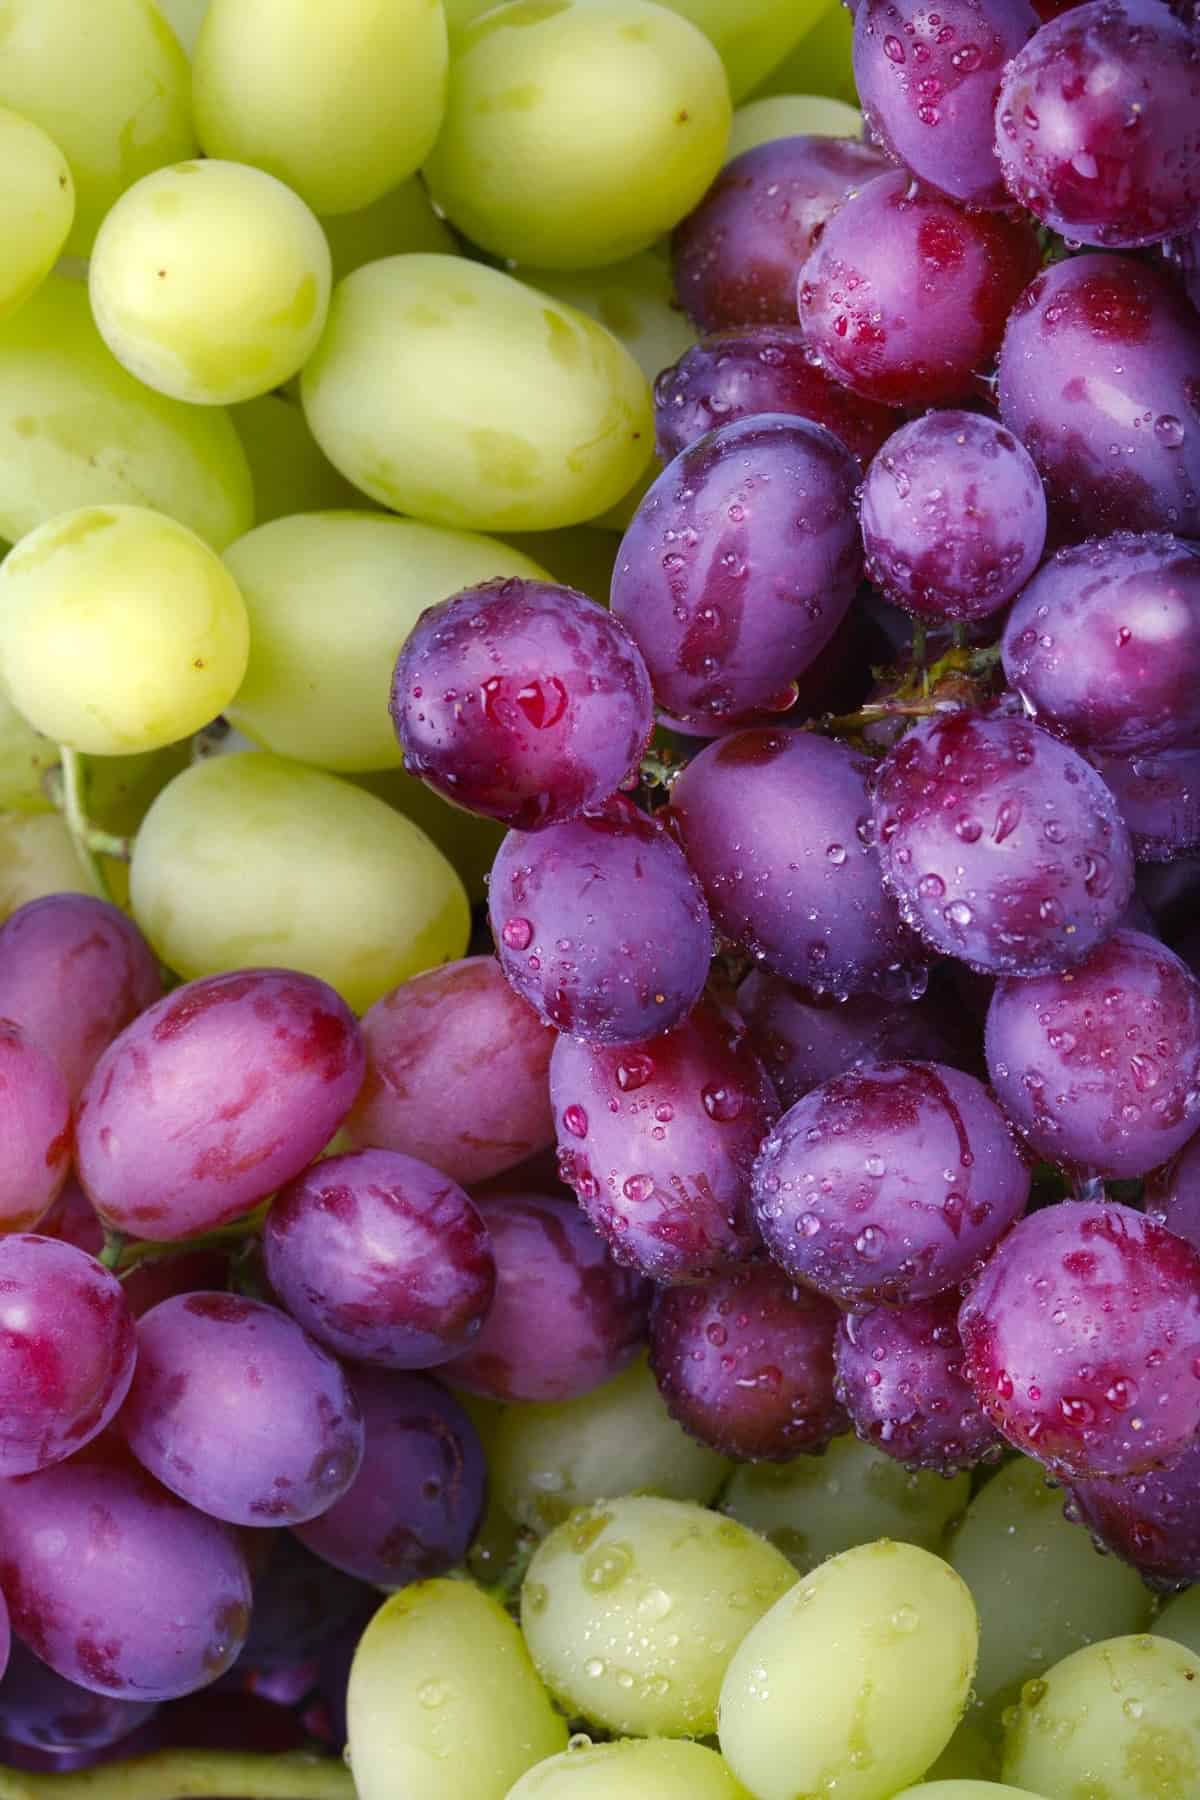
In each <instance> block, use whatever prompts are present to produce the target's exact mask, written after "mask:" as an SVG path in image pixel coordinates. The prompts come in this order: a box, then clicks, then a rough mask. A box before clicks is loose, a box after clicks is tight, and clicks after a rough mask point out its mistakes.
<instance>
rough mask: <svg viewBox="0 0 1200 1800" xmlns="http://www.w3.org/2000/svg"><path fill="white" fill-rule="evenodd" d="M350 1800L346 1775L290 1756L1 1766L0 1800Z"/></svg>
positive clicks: (206, 1755)
mask: <svg viewBox="0 0 1200 1800" xmlns="http://www.w3.org/2000/svg"><path fill="white" fill-rule="evenodd" d="M200 1794H208V1795H212V1796H213V1800H240V1797H242V1796H244V1797H245V1800H355V1786H354V1780H353V1778H352V1776H351V1774H350V1771H349V1770H348V1769H346V1768H344V1767H343V1766H342V1764H341V1763H339V1762H335V1761H334V1760H333V1759H332V1758H329V1757H314V1756H305V1755H301V1754H298V1753H295V1752H289V1753H287V1754H284V1755H273V1756H258V1755H254V1754H253V1753H251V1752H249V1751H241V1750H159V1751H156V1752H155V1753H154V1754H153V1755H152V1756H138V1757H134V1758H132V1759H131V1760H130V1761H129V1762H114V1763H101V1764H100V1765H99V1766H98V1767H96V1768H91V1769H78V1770H76V1771H75V1772H74V1773H72V1774H70V1775H32V1774H27V1773H26V1772H25V1771H23V1770H18V1769H10V1768H5V1767H4V1766H3V1765H2V1764H0V1800H191V1796H193V1795H200Z"/></svg>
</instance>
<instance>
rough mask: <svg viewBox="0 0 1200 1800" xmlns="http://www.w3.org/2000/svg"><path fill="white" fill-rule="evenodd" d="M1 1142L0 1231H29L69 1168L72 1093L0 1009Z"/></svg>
mask: <svg viewBox="0 0 1200 1800" xmlns="http://www.w3.org/2000/svg"><path fill="white" fill-rule="evenodd" d="M0 979H2V975H0ZM0 1144H2V1145H3V1158H2V1160H0V1232H3V1231H28V1230H29V1228H30V1226H32V1225H36V1224H37V1223H38V1221H39V1219H40V1218H41V1217H42V1215H43V1213H45V1212H46V1211H47V1209H48V1208H49V1207H50V1206H51V1205H52V1204H53V1202H54V1201H55V1200H56V1199H57V1197H58V1194H59V1191H60V1189H61V1188H62V1185H63V1183H64V1181H65V1180H66V1179H67V1175H68V1173H69V1172H70V1168H71V1096H70V1093H69V1092H68V1089H67V1084H66V1082H65V1081H64V1080H63V1078H62V1075H61V1074H60V1072H59V1069H58V1066H57V1065H56V1064H55V1063H54V1062H52V1061H51V1059H50V1057H49V1056H48V1055H47V1054H46V1053H45V1051H44V1050H42V1049H39V1047H38V1044H37V1043H36V1042H35V1040H34V1038H33V1036H32V1035H31V1034H30V1033H29V1032H28V1031H27V1030H25V1029H23V1028H22V1027H21V1026H20V1025H15V1024H13V1023H12V1022H11V1020H9V1019H7V1018H5V1017H4V1016H3V1015H2V1014H0Z"/></svg>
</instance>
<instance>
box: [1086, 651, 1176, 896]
mask: <svg viewBox="0 0 1200 1800" xmlns="http://www.w3.org/2000/svg"><path fill="white" fill-rule="evenodd" d="M1090 647H1091V645H1090V643H1089V648H1090ZM1088 760H1089V762H1091V763H1092V765H1093V767H1094V768H1095V769H1096V770H1097V772H1098V773H1099V774H1100V776H1101V777H1102V778H1103V781H1104V785H1105V787H1107V788H1109V789H1111V791H1112V795H1113V798H1114V799H1115V800H1116V803H1117V807H1118V809H1119V811H1120V814H1121V817H1122V818H1123V819H1124V821H1125V825H1126V828H1127V830H1128V832H1129V838H1130V842H1131V843H1132V845H1133V853H1134V855H1135V856H1136V857H1137V859H1138V861H1139V862H1143V863H1146V862H1152V863H1169V862H1172V861H1173V860H1174V859H1175V858H1176V857H1177V856H1178V855H1179V854H1180V852H1181V851H1184V850H1194V849H1195V848H1196V847H1197V845H1200V749H1184V750H1159V751H1156V752H1153V753H1151V754H1149V755H1146V754H1137V755H1133V756H1102V755H1100V754H1099V753H1098V752H1092V753H1091V754H1090V755H1089V758H1088ZM1136 929H1138V930H1142V929H1145V927H1144V926H1137V927H1136Z"/></svg>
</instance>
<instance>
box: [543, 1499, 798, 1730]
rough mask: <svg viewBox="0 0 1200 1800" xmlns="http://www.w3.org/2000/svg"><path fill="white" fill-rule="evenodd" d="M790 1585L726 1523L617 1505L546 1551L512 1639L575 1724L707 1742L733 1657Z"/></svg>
mask: <svg viewBox="0 0 1200 1800" xmlns="http://www.w3.org/2000/svg"><path fill="white" fill-rule="evenodd" d="M795 1579H796V1572H795V1570H794V1569H793V1568H792V1565H791V1564H790V1563H789V1562H788V1560H787V1558H786V1557H783V1556H780V1554H779V1552H778V1550H773V1549H772V1548H771V1546H770V1544H768V1543H767V1542H766V1541H765V1540H764V1539H763V1538H760V1537H756V1536H755V1535H754V1533H753V1532H752V1531H747V1530H746V1529H745V1527H744V1526H741V1525H737V1524H735V1523H734V1521H733V1520H732V1519H722V1518H721V1517H720V1515H719V1514H718V1513H713V1512H707V1511H705V1509H704V1508H703V1507H700V1506H690V1505H685V1504H684V1503H683V1502H682V1501H679V1500H660V1499H656V1498H651V1497H650V1496H638V1495H635V1496H628V1497H626V1498H623V1499H619V1500H609V1501H606V1502H604V1503H603V1504H601V1505H596V1506H591V1507H586V1508H584V1509H582V1510H581V1511H579V1512H576V1513H573V1514H572V1515H571V1517H570V1518H569V1519H568V1520H567V1521H566V1522H565V1524H562V1525H559V1526H558V1527H556V1529H555V1530H554V1531H552V1532H551V1533H550V1535H549V1537H548V1538H546V1539H545V1541H544V1542H543V1543H542V1544H541V1546H540V1547H539V1549H538V1550H537V1551H536V1553H535V1554H534V1557H533V1560H532V1561H531V1563H530V1565H529V1572H528V1574H527V1575H526V1577H525V1585H524V1587H523V1588H522V1590H521V1626H522V1629H523V1631H524V1633H525V1641H526V1643H527V1644H528V1645H529V1651H530V1654H531V1655H532V1657H533V1660H534V1663H535V1664H536V1666H537V1669H538V1672H539V1674H540V1675H541V1677H542V1680H543V1681H544V1682H545V1683H546V1685H547V1687H548V1688H549V1689H550V1691H551V1692H552V1693H553V1694H555V1695H557V1697H558V1699H559V1700H560V1702H562V1703H563V1704H564V1705H565V1706H566V1707H567V1708H568V1709H569V1710H570V1712H571V1713H572V1714H578V1715H580V1716H581V1717H583V1718H585V1719H590V1720H591V1721H592V1723H593V1724H595V1725H601V1726H603V1727H604V1728H605V1729H606V1730H608V1731H614V1732H624V1733H630V1734H634V1735H637V1736H642V1737H705V1736H708V1735H710V1734H711V1733H712V1732H713V1731H714V1730H715V1728H716V1707H717V1696H718V1694H719V1692H720V1689H721V1677H722V1676H723V1675H724V1673H725V1670H726V1667H727V1666H728V1664H729V1659H730V1657H731V1656H732V1655H733V1653H734V1652H735V1650H736V1649H737V1646H738V1645H739V1644H740V1643H741V1641H742V1639H743V1638H744V1637H745V1635H746V1633H747V1632H748V1631H749V1630H750V1629H751V1627H752V1626H753V1625H754V1624H755V1623H756V1622H757V1621H758V1620H759V1619H761V1618H762V1616H763V1614H764V1613H765V1612H766V1611H767V1609H768V1607H770V1606H771V1605H772V1604H773V1603H774V1601H776V1600H777V1599H778V1598H779V1596H780V1595H781V1594H783V1593H785V1592H786V1591H787V1589H788V1588H789V1587H791V1586H792V1584H793V1583H794V1581H795Z"/></svg>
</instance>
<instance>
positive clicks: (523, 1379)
mask: <svg viewBox="0 0 1200 1800" xmlns="http://www.w3.org/2000/svg"><path fill="white" fill-rule="evenodd" d="M568 1041H569V1040H567V1039H566V1038H563V1039H561V1040H560V1042H562V1043H567V1042H568ZM476 1204H477V1205H478V1207H479V1211H480V1213H481V1214H482V1216H483V1221H484V1224H485V1225H486V1226H487V1228H488V1231H489V1233H490V1234H491V1240H492V1253H493V1255H494V1256H495V1258H496V1298H495V1300H494V1301H493V1303H492V1309H491V1311H490V1312H489V1314H488V1316H487V1318H486V1320H485V1321H484V1326H483V1330H482V1331H481V1332H480V1333H479V1336H478V1337H477V1338H476V1339H475V1342H474V1343H473V1344H472V1346H471V1348H470V1349H469V1350H467V1351H466V1352H465V1353H464V1354H462V1355H460V1356H457V1357H456V1358H455V1359H454V1361H453V1362H451V1363H447V1364H446V1365H445V1367H444V1368H443V1370H442V1373H443V1375H444V1376H445V1378H446V1380H447V1381H449V1382H452V1383H453V1385H454V1386H455V1387H458V1388H465V1389H466V1391H467V1392H468V1393H471V1394H484V1395H486V1396H487V1397H488V1398H490V1399H493V1400H572V1399H574V1398H575V1396H576V1395H578V1394H586V1393H588V1392H589V1391H590V1390H591V1389H592V1388H594V1387H599V1386H600V1384H601V1382H604V1381H607V1380H608V1379H609V1377H610V1376H612V1375H616V1374H618V1373H619V1372H620V1370H622V1369H623V1368H624V1367H625V1365H626V1364H627V1363H628V1362H631V1361H632V1360H633V1358H634V1357H635V1356H636V1355H637V1353H638V1350H639V1348H640V1347H641V1345H642V1343H643V1342H644V1340H645V1336H646V1310H647V1307H648V1306H649V1301H650V1296H649V1292H648V1290H647V1286H646V1283H645V1282H644V1281H641V1280H639V1279H638V1277H637V1276H636V1275H632V1274H630V1273H629V1272H628V1270H626V1269H623V1268H620V1267H619V1266H618V1265H617V1263H616V1262H614V1260H613V1258H612V1256H611V1255H610V1254H609V1251H608V1247H607V1246H606V1245H605V1243H604V1240H603V1239H602V1238H601V1237H599V1236H597V1234H596V1232H594V1231H593V1230H592V1228H591V1226H590V1225H589V1224H588V1222H587V1220H586V1219H585V1218H584V1216H583V1214H582V1213H581V1212H580V1210H579V1208H578V1207H577V1206H576V1205H575V1204H574V1203H573V1202H572V1201H570V1200H559V1199H555V1198H551V1197H550V1196H549V1195H545V1194H480V1195H477V1196H476Z"/></svg>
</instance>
